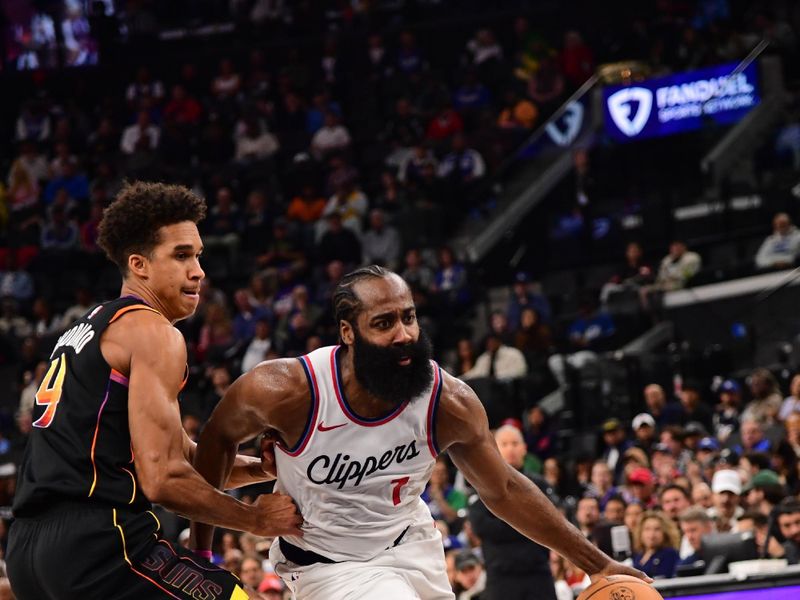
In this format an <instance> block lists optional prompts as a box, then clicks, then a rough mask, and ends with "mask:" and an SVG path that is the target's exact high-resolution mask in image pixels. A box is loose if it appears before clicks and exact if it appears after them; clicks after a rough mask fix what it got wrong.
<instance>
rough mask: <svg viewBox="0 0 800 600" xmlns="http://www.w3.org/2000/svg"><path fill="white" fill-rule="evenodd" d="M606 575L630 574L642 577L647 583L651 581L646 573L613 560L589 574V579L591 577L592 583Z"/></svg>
mask: <svg viewBox="0 0 800 600" xmlns="http://www.w3.org/2000/svg"><path fill="white" fill-rule="evenodd" d="M608 575H631V576H633V577H638V578H639V579H643V580H644V581H646V582H647V583H653V580H652V579H651V578H650V577H648V576H647V574H646V573H644V572H642V571H640V570H639V569H634V568H633V567H628V566H626V565H623V564H622V563H619V562H617V561H615V560H609V561H608V563H606V566H605V567H604V568H603V569H602V570H600V571H598V572H597V573H595V574H594V575H590V576H589V579H591V580H592V583H594V582H595V581H597V580H598V579H601V578H603V577H607V576H608Z"/></svg>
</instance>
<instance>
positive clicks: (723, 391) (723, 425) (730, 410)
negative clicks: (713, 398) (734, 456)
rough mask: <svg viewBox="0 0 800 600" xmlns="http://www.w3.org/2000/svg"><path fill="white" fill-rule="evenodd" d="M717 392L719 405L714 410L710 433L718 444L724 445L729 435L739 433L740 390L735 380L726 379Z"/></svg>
mask: <svg viewBox="0 0 800 600" xmlns="http://www.w3.org/2000/svg"><path fill="white" fill-rule="evenodd" d="M717 391H718V392H719V404H717V406H716V407H715V409H714V416H713V419H712V421H713V430H712V431H713V432H714V436H716V438H717V439H719V441H720V442H723V443H725V442H726V441H727V440H728V438H730V436H731V434H733V433H736V432H737V431H739V411H740V408H741V401H742V388H741V386H740V385H739V383H738V382H737V381H736V380H734V379H726V380H725V381H723V382H722V383H721V384H720V386H719V389H718V390H717Z"/></svg>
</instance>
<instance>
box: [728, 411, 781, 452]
mask: <svg viewBox="0 0 800 600" xmlns="http://www.w3.org/2000/svg"><path fill="white" fill-rule="evenodd" d="M741 438H742V441H741V443H740V444H736V445H735V446H733V449H734V450H735V451H736V452H737V453H739V455H740V456H744V455H745V454H746V453H749V452H764V453H767V452H769V451H770V449H771V448H772V442H770V440H769V439H767V438H766V437H764V429H763V426H762V424H761V422H760V421H757V420H756V419H755V418H753V417H752V416H743V417H742V427H741Z"/></svg>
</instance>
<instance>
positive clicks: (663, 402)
mask: <svg viewBox="0 0 800 600" xmlns="http://www.w3.org/2000/svg"><path fill="white" fill-rule="evenodd" d="M644 401H645V404H646V405H647V412H648V413H649V414H650V415H652V417H653V419H655V422H656V425H658V427H659V428H661V427H664V426H665V425H674V424H676V423H679V422H680V413H681V408H680V405H679V404H678V403H677V402H672V401H669V402H668V401H667V395H666V393H665V392H664V388H663V387H661V386H660V385H658V384H657V383H651V384H650V385H648V386H646V387H645V388H644Z"/></svg>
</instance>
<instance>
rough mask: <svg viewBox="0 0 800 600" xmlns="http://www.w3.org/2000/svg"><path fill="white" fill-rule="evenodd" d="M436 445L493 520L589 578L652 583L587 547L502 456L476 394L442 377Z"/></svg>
mask: <svg viewBox="0 0 800 600" xmlns="http://www.w3.org/2000/svg"><path fill="white" fill-rule="evenodd" d="M437 431H438V437H439V440H438V441H439V444H440V447H441V448H442V449H447V451H448V453H449V455H450V458H451V459H452V460H453V463H454V464H455V465H456V467H458V469H459V470H460V471H461V472H462V473H463V474H464V476H465V477H466V479H467V481H469V483H470V484H471V485H472V486H473V487H474V488H475V490H476V491H477V492H478V495H479V496H480V497H481V500H482V501H483V503H484V504H485V505H486V506H487V508H489V510H491V511H492V512H493V513H494V514H495V515H497V516H498V517H500V518H501V519H503V520H504V521H505V522H506V523H508V524H509V525H511V526H512V527H513V528H514V529H516V530H517V531H519V532H520V533H522V534H523V535H525V536H527V537H528V538H530V539H532V540H534V541H535V542H538V543H540V544H542V545H543V546H547V547H548V548H552V549H553V550H555V551H556V552H558V553H559V554H561V555H562V556H564V557H566V558H567V559H569V560H570V561H572V562H573V563H574V564H575V565H577V566H578V567H579V568H581V569H583V570H584V571H586V572H587V573H589V575H591V576H593V577H595V578H596V577H598V576H604V575H612V574H625V575H633V576H635V577H640V578H642V579H645V580H646V581H650V579H649V578H648V577H647V576H646V575H645V574H644V573H642V572H641V571H638V570H636V569H632V568H630V567H627V566H625V565H622V564H620V563H618V562H616V561H614V560H612V559H611V558H609V557H608V556H607V555H606V554H605V553H603V552H602V551H600V549H599V548H597V547H596V546H594V545H593V544H592V543H591V542H589V541H588V540H587V539H586V538H585V537H584V536H583V534H582V533H581V532H580V531H579V530H578V529H577V528H576V527H575V526H573V525H572V524H571V523H569V522H568V521H567V520H566V519H565V518H564V516H563V515H562V514H561V513H560V512H559V511H558V509H556V507H555V506H553V503H552V502H550V500H549V499H548V498H547V496H545V495H544V494H543V493H542V491H541V490H540V489H539V488H538V487H537V486H536V485H535V484H534V483H533V482H531V481H530V480H529V479H528V478H527V477H525V476H524V475H522V474H520V473H518V472H517V471H516V470H515V469H514V468H513V467H511V466H509V465H508V464H507V463H506V462H505V461H504V460H503V457H502V456H501V455H500V452H499V451H498V449H497V444H496V443H495V441H494V437H493V436H492V433H491V431H490V430H489V424H488V421H487V418H486V411H485V410H484V409H483V406H482V405H481V403H480V400H478V397H477V396H476V395H475V392H473V391H472V389H471V388H470V387H469V386H467V385H466V384H465V383H464V382H462V381H459V380H458V379H455V378H454V377H452V376H449V375H446V376H445V387H444V392H443V394H442V402H441V405H440V408H439V415H438V419H437Z"/></svg>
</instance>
